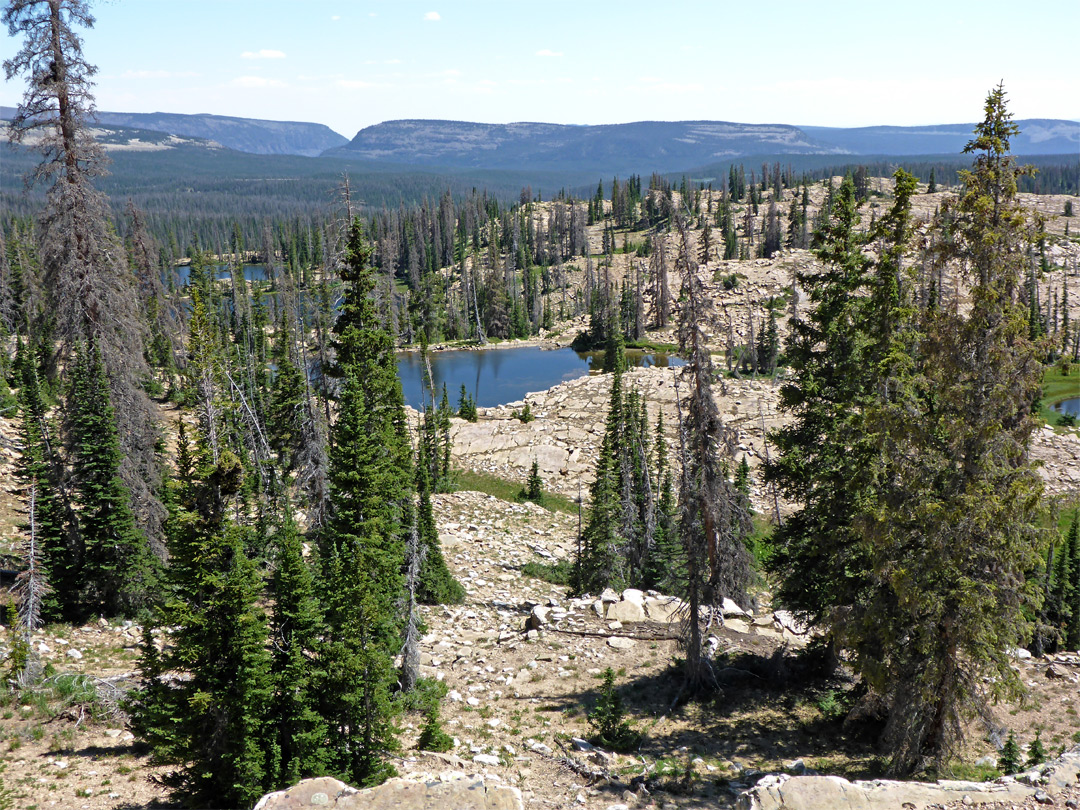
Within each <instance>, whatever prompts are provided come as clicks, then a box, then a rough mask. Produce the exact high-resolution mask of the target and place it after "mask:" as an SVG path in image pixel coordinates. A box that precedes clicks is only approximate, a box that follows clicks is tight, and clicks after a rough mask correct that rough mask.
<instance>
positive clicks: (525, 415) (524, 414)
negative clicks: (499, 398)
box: [510, 400, 536, 424]
mask: <svg viewBox="0 0 1080 810" xmlns="http://www.w3.org/2000/svg"><path fill="white" fill-rule="evenodd" d="M510 415H511V416H513V417H514V418H515V419H520V420H521V421H522V422H523V423H525V424H528V423H529V422H531V421H532V420H533V419H535V418H536V417H535V416H533V414H532V409H531V408H529V400H525V407H524V408H522V409H521V412H520V413H519V412H518V411H516V410H515V411H514V412H513V413H511V414H510Z"/></svg>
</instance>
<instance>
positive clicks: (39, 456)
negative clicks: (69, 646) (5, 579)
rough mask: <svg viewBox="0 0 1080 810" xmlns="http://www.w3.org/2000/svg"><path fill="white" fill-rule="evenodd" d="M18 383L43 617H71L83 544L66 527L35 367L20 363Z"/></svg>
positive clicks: (21, 474) (21, 464)
mask: <svg viewBox="0 0 1080 810" xmlns="http://www.w3.org/2000/svg"><path fill="white" fill-rule="evenodd" d="M20 371H21V377H22V384H21V385H20V387H19V410H20V412H21V416H22V419H21V424H20V429H19V438H20V440H21V442H22V455H21V456H20V457H19V461H18V465H17V466H16V475H17V476H18V478H19V481H20V482H21V483H22V486H23V487H24V488H25V490H26V491H27V492H30V491H31V488H32V489H33V491H34V502H35V503H34V513H35V515H34V523H35V527H34V528H35V534H36V536H37V540H36V543H37V547H38V554H39V555H40V558H41V561H42V568H43V570H44V572H45V577H46V578H47V580H48V582H49V583H50V586H51V587H50V588H49V591H48V592H47V593H46V594H44V595H43V598H42V605H41V615H42V618H43V619H44V620H45V621H61V620H63V619H67V620H69V621H72V620H75V619H76V618H77V617H78V616H79V615H80V613H81V605H80V601H79V592H80V588H81V584H82V581H83V580H82V576H81V567H82V558H83V554H82V552H83V549H82V546H81V544H80V543H79V542H78V540H79V538H78V536H77V535H76V536H73V535H72V534H71V533H69V532H68V525H67V521H66V520H65V516H64V515H65V510H64V504H63V496H62V490H61V489H60V486H61V484H60V480H59V474H58V473H57V470H58V468H59V466H60V462H59V459H58V458H57V452H56V450H55V449H54V448H53V445H52V441H53V439H52V436H53V435H54V434H55V430H53V428H52V426H51V425H50V424H49V422H48V420H47V419H46V415H45V404H44V402H43V401H42V399H41V389H40V386H39V384H38V376H37V368H36V366H35V365H34V364H33V363H24V364H22V368H21V369H20Z"/></svg>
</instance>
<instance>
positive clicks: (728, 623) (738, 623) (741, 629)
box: [724, 619, 750, 633]
mask: <svg viewBox="0 0 1080 810" xmlns="http://www.w3.org/2000/svg"><path fill="white" fill-rule="evenodd" d="M724 627H726V628H727V629H728V630H732V631H734V632H736V633H749V632H750V625H748V624H747V623H746V622H744V621H743V620H742V619H724Z"/></svg>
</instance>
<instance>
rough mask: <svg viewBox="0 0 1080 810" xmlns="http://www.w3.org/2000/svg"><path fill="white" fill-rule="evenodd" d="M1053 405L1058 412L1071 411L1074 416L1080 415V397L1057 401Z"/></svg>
mask: <svg viewBox="0 0 1080 810" xmlns="http://www.w3.org/2000/svg"><path fill="white" fill-rule="evenodd" d="M1051 407H1052V408H1053V410H1054V411H1056V412H1057V413H1071V414H1072V415H1073V416H1080V397H1073V398H1072V399H1064V400H1062V401H1061V402H1055V403H1054V404H1053V405H1052V406H1051Z"/></svg>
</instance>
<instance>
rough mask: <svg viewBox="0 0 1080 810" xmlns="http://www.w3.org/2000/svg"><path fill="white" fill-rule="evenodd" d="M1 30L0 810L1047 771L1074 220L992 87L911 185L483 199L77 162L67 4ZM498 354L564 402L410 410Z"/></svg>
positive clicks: (1064, 602)
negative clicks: (527, 366)
mask: <svg viewBox="0 0 1080 810" xmlns="http://www.w3.org/2000/svg"><path fill="white" fill-rule="evenodd" d="M59 9H62V11H63V13H61V12H60V10H59ZM3 19H4V22H5V23H7V24H8V25H9V26H10V28H11V31H12V33H13V34H18V35H20V37H21V39H22V49H21V50H20V51H19V52H18V53H17V54H16V55H15V56H14V57H12V59H10V60H9V61H8V62H6V63H5V68H6V69H7V71H8V72H9V73H11V74H12V75H19V76H23V77H25V78H26V80H27V89H26V93H25V96H24V100H23V104H22V105H21V106H20V108H19V110H18V111H16V113H15V114H14V115H13V117H12V124H11V132H12V137H13V138H14V140H15V141H16V144H17V145H16V147H14V148H13V149H12V150H10V151H9V152H7V153H6V154H9V155H14V156H16V158H17V160H15V161H12V163H15V164H16V165H19V166H27V167H33V168H34V169H35V171H36V175H35V180H36V182H37V183H39V184H40V186H41V187H42V188H43V190H42V191H39V192H38V193H39V195H40V196H36V197H34V196H30V197H27V198H25V199H24V201H23V203H22V204H21V205H22V206H23V207H22V208H17V209H12V210H5V216H4V218H3V221H2V228H0V239H2V242H0V341H2V344H0V345H2V349H3V351H2V352H0V424H2V425H3V433H2V436H3V441H2V444H0V462H2V463H0V526H3V532H4V533H3V535H2V537H0V540H2V542H3V548H2V549H0V551H2V552H3V554H4V555H5V556H4V560H5V566H4V568H5V576H7V577H8V578H9V579H11V580H12V581H13V584H14V587H13V588H12V590H11V591H2V592H0V602H2V603H3V612H2V617H3V632H2V634H0V667H2V668H3V670H4V672H5V680H4V683H3V685H2V686H0V705H2V706H3V707H4V715H5V716H4V717H3V719H2V720H0V732H2V743H3V744H4V745H6V746H7V751H6V756H5V764H6V766H7V771H6V772H3V773H0V778H2V780H3V781H0V807H2V806H3V805H4V803H5V802H7V801H8V799H9V798H11V800H12V801H13V802H15V803H17V806H31V805H37V806H47V805H48V803H49V802H51V801H56V802H58V803H59V804H60V805H61V806H62V805H64V804H65V803H66V804H72V803H74V802H83V801H85V803H87V804H88V805H89V806H91V807H94V808H98V807H101V808H105V807H118V806H124V805H127V806H139V805H143V806H149V805H152V804H155V803H158V802H164V801H169V802H174V803H176V804H178V805H183V806H189V807H221V806H230V807H251V806H253V805H254V804H255V802H256V801H257V800H258V799H259V797H260V796H262V795H263V794H264V793H266V792H268V791H272V790H277V789H281V788H286V787H289V786H290V785H294V784H295V783H297V782H298V781H299V780H302V779H305V778H308V777H316V776H324V775H332V776H335V777H337V778H340V779H343V780H345V781H347V782H349V783H350V784H353V785H355V786H358V787H366V786H371V785H376V784H379V783H382V782H383V781H385V780H386V779H387V778H389V777H390V776H393V775H395V774H398V773H403V774H406V775H408V776H410V777H412V778H414V779H416V780H420V781H424V780H427V781H433V780H434V779H435V778H436V775H437V774H439V773H440V772H446V771H447V770H452V771H468V772H470V773H477V772H480V773H483V774H486V778H487V779H488V780H489V781H496V780H498V781H500V782H506V783H509V784H512V785H514V786H516V787H519V788H521V790H522V791H523V794H524V798H523V799H522V801H523V802H524V801H525V800H527V801H528V802H529V803H530V805H531V806H547V805H549V804H551V805H560V806H579V807H586V808H589V810H601V809H602V808H610V807H611V806H612V802H613V801H614V798H623V799H624V801H625V802H633V803H640V804H642V805H643V806H647V804H646V802H652V801H655V802H656V804H658V805H666V804H675V805H676V806H682V803H684V802H692V803H694V805H693V806H733V805H734V803H735V802H736V801H737V800H738V797H739V795H740V794H741V793H742V792H743V791H746V790H749V789H751V788H752V787H753V786H754V785H755V784H756V783H757V782H758V781H759V780H760V779H761V777H762V776H763V775H764V774H765V773H766V772H774V773H778V772H787V773H792V774H800V773H806V772H808V771H814V772H826V773H830V774H835V773H839V774H842V775H845V776H848V777H856V776H858V777H874V778H877V777H882V776H893V777H897V778H900V779H909V778H912V777H918V778H945V777H969V778H973V779H994V778H997V777H999V776H1008V775H1010V774H1016V773H1017V772H1019V771H1020V770H1021V769H1022V768H1023V767H1024V765H1025V763H1026V764H1027V765H1028V766H1031V767H1037V766H1040V765H1041V763H1042V762H1044V761H1045V760H1046V759H1048V758H1049V757H1050V756H1052V755H1054V754H1056V753H1059V752H1062V751H1064V750H1065V749H1066V748H1067V747H1068V746H1071V745H1073V744H1074V743H1076V742H1080V740H1078V738H1077V737H1076V723H1075V717H1076V712H1077V711H1080V702H1078V700H1077V694H1076V690H1075V684H1076V683H1077V679H1078V674H1077V667H1080V650H1078V648H1080V529H1078V525H1080V524H1078V509H1080V492H1078V487H1080V432H1078V430H1077V424H1076V417H1075V416H1074V415H1071V414H1070V413H1069V412H1067V411H1060V412H1059V411H1055V410H1052V409H1051V407H1050V406H1054V405H1060V404H1062V403H1063V402H1064V401H1067V400H1074V401H1075V400H1076V399H1080V390H1078V388H1080V386H1078V385H1077V380H1078V373H1080V372H1078V371H1077V367H1078V366H1080V294H1078V291H1077V285H1078V284H1080V234H1077V233H1076V227H1077V226H1080V217H1078V214H1080V210H1078V209H1077V206H1078V205H1080V198H1078V197H1077V196H1076V193H1075V191H1076V188H1075V183H1076V177H1075V167H1074V166H1069V165H1061V164H1057V163H1054V162H1052V161H1051V164H1050V168H1049V170H1048V171H1046V172H1045V173H1044V179H1043V180H1042V181H1040V180H1039V179H1038V178H1039V175H1037V174H1035V170H1034V168H1032V167H1028V166H1026V165H1023V164H1022V163H1021V162H1020V161H1018V160H1017V159H1016V158H1015V157H1014V156H1013V154H1012V150H1011V148H1010V147H1011V145H1012V143H1013V141H1014V140H1015V139H1016V138H1017V137H1018V135H1019V128H1018V126H1017V124H1016V122H1014V121H1013V119H1012V117H1011V115H1010V113H1009V110H1008V103H1007V97H1006V94H1005V90H1004V87H1002V86H998V87H996V88H993V89H992V90H991V91H990V92H989V94H988V95H987V97H986V101H985V118H984V120H983V121H981V122H980V123H978V124H976V125H974V127H973V128H972V131H971V132H970V133H969V134H968V139H967V141H966V142H965V144H964V146H963V153H962V154H959V155H956V156H954V157H953V158H950V159H949V161H945V160H942V161H936V160H934V161H929V162H926V163H924V164H922V165H921V166H919V171H920V173H922V172H925V175H923V176H922V177H920V176H916V175H915V174H912V173H909V172H908V171H906V170H904V169H903V168H900V167H896V166H891V167H889V171H875V169H874V168H872V167H870V166H868V165H866V164H863V165H858V164H857V165H855V166H853V167H851V168H850V170H843V171H841V172H839V173H834V171H833V169H832V168H830V166H831V164H826V165H823V166H820V167H819V168H818V169H816V170H814V171H811V170H809V169H803V168H798V167H797V165H796V164H795V163H794V161H791V162H789V161H786V160H780V159H775V160H767V161H759V160H757V159H755V160H754V161H753V162H751V161H749V160H748V161H746V162H741V161H740V162H733V161H732V162H726V163H724V164H722V166H723V170H722V171H720V170H719V167H717V169H718V170H717V171H716V172H715V174H713V175H712V176H711V177H710V179H704V178H703V177H696V178H695V177H690V176H682V175H681V174H677V175H676V176H674V177H672V176H669V175H666V174H664V173H663V172H661V171H656V172H653V173H651V174H649V175H648V176H647V177H645V176H643V175H641V174H638V173H635V172H630V173H628V174H626V175H625V176H622V177H614V178H611V179H610V180H608V179H606V178H605V179H603V180H601V181H600V182H599V184H598V185H594V183H595V180H590V181H589V186H588V189H587V190H585V191H583V192H579V191H577V190H575V188H574V187H570V186H566V187H561V186H560V187H559V190H557V191H555V190H554V188H553V190H552V192H541V191H540V189H539V188H536V189H534V188H533V187H531V186H528V185H525V186H523V187H520V188H518V189H517V190H516V191H515V192H514V193H513V194H512V195H511V194H508V193H507V192H506V187H505V186H499V185H497V184H495V186H494V189H489V188H488V187H487V186H485V185H478V186H476V187H475V188H474V187H472V186H470V185H468V184H469V183H471V182H473V180H474V179H475V177H477V176H481V177H482V176H483V175H468V177H469V180H468V181H465V180H464V179H463V178H464V177H466V175H456V178H457V179H456V181H450V180H448V178H453V177H455V175H452V174H448V175H436V174H431V175H424V174H414V173H412V171H411V170H410V171H409V172H401V173H400V174H399V173H397V172H396V171H383V170H381V169H380V170H376V169H375V168H374V167H373V166H372V164H370V163H363V164H356V163H350V162H349V161H342V162H341V163H326V164H322V163H320V164H318V165H320V166H326V165H331V166H334V167H337V168H342V167H350V166H351V167H354V168H357V173H358V176H354V175H353V173H352V172H351V171H349V172H344V171H342V172H337V171H336V170H335V171H333V172H331V173H328V174H325V175H324V174H321V172H322V171H324V169H319V170H318V171H315V170H311V171H310V173H307V174H303V177H304V178H305V181H304V182H303V183H301V182H299V181H297V180H296V177H295V176H294V175H293V174H292V173H294V172H299V171H300V170H299V169H298V168H297V167H299V166H301V165H303V166H304V167H308V166H314V165H316V164H315V163H314V162H313V161H310V160H308V159H303V158H295V157H287V156H275V157H273V158H267V157H265V156H261V157H255V156H250V155H241V154H240V153H238V152H233V151H230V150H219V149H213V148H207V146H206V145H205V144H200V143H194V144H183V145H175V144H174V146H175V148H171V149H162V150H157V151H154V152H148V151H142V152H140V151H139V150H132V149H128V150H122V149H121V150H113V152H112V157H113V160H114V163H113V166H114V169H115V168H118V167H124V168H123V170H122V171H117V172H115V173H114V174H113V176H112V179H109V178H106V177H104V176H103V174H102V172H103V170H104V168H105V158H106V154H105V149H104V148H103V145H102V143H101V142H99V140H97V139H96V138H95V137H94V133H93V131H92V130H91V128H90V127H89V126H88V123H87V119H88V114H89V110H90V109H91V107H92V96H91V95H90V90H89V88H90V84H89V81H90V77H91V76H93V74H94V68H93V66H92V65H90V64H89V63H88V62H87V61H86V59H85V58H84V57H83V55H82V51H81V40H80V38H79V34H78V31H79V29H80V28H81V27H82V26H85V25H87V24H89V23H90V22H92V21H90V20H89V19H88V14H87V10H86V5H85V3H83V2H82V0H63V2H59V3H53V4H51V3H48V2H34V1H33V0H27V1H26V2H19V3H13V4H11V5H10V6H9V7H8V8H7V9H6V10H5V11H4V16H3ZM45 31H47V32H49V33H50V36H43V35H42V34H41V32H45ZM45 64H47V65H49V66H50V67H49V69H48V70H43V69H41V66H42V65H45ZM57 77H59V78H57ZM106 140H107V139H106ZM173 159H176V160H178V161H184V162H183V163H182V164H181V163H170V162H169V161H170V160H173ZM223 159H224V160H227V161H228V162H227V163H226V164H221V163H218V162H217V161H219V160H223ZM323 160H329V159H328V158H327V159H323ZM8 165H9V163H8V161H6V160H5V169H4V171H5V172H8V171H14V169H9V168H8ZM180 165H183V166H188V167H195V168H191V169H186V170H184V171H185V172H187V173H179V174H174V173H176V172H179V171H180V170H179V169H178V168H177V167H178V166H180ZM222 165H227V166H229V167H231V169H230V171H232V172H233V174H231V175H223V174H216V170H217V169H219V168H220V167H221V166H222ZM275 165H276V166H277V167H278V168H279V169H280V176H278V177H273V176H271V177H268V176H267V174H266V167H267V166H275ZM958 165H963V167H964V168H962V169H959V170H958V171H956V170H955V168H949V167H956V166H958ZM134 167H139V168H138V169H137V170H136V169H135V168H134ZM882 168H884V167H882ZM361 169H362V170H363V171H361ZM1070 172H1073V173H1070ZM493 176H495V177H501V178H503V179H504V182H507V183H508V182H509V180H508V179H506V178H508V177H511V176H515V175H510V174H506V175H493ZM178 177H182V178H183V182H182V183H178V181H177V178H178ZM290 177H291V178H292V179H290ZM139 178H142V180H139ZM139 182H144V183H145V184H146V185H144V186H142V187H141V189H142V190H141V192H139V193H131V194H128V195H124V196H123V197H122V198H121V195H119V194H117V193H116V192H117V191H118V190H119V189H122V188H125V187H127V188H131V189H136V188H139V186H138V185H137V184H138V183H139ZM1037 182H1043V183H1045V184H1046V185H1045V186H1043V187H1038V186H1036V185H1035V184H1036V183H1037ZM124 183H129V184H133V185H129V186H124V185H123V184H124ZM187 183H190V184H191V185H190V187H189V188H188V190H183V189H181V188H180V187H179V186H181V185H184V184H187ZM410 183H415V184H416V185H409V184H410ZM455 183H457V184H458V185H455ZM110 184H117V185H110ZM168 184H171V190H170V191H169V192H168V193H163V192H161V191H160V189H161V188H162V187H164V186H165V185H168ZM245 184H247V187H246V190H244V189H243V188H242V187H244V186H245ZM399 184H400V185H399ZM443 184H446V185H443ZM1070 184H1072V185H1070ZM1047 187H1049V188H1047ZM215 189H216V192H215ZM252 189H258V190H260V191H261V192H271V194H270V195H269V199H265V198H264V199H261V200H260V199H259V197H260V196H261V195H260V194H255V193H253V192H252ZM378 189H383V190H384V191H385V193H386V195H387V197H386V198H385V199H379V200H378V201H376V199H375V197H374V196H373V195H374V194H376V193H378V192H377V190H378ZM1063 189H1064V190H1065V191H1071V192H1072V193H1071V194H1069V193H1061V192H1062V190H1063ZM1036 190H1038V191H1048V190H1049V191H1052V192H1053V193H1036ZM395 191H396V192H397V193H398V195H399V196H398V197H397V198H396V199H395V198H393V196H392V195H393V193H394V192H395ZM407 195H415V198H411V197H410V198H409V203H408V204H406V202H405V200H406V198H407ZM110 197H111V199H110ZM185 197H191V198H194V199H195V200H196V202H195V203H189V202H184V198H185ZM252 197H254V198H256V199H255V200H254V201H253V200H251V199H249V198H252ZM238 199H244V200H246V201H247V202H245V203H244V205H243V206H239V205H238V207H235V208H234V207H232V206H233V205H234V203H235V201H236V200H238ZM252 261H257V262H258V263H259V264H260V265H261V267H260V268H259V269H258V271H257V272H249V271H250V270H251V269H252V268H250V267H249V265H250V264H251V263H252ZM511 343H514V344H515V345H517V346H529V347H532V348H533V349H534V350H535V351H537V352H540V351H543V350H547V349H554V348H556V347H559V348H562V349H564V350H566V347H568V346H569V347H572V348H573V349H576V350H579V351H581V352H582V353H585V352H596V353H597V354H596V355H595V363H594V367H593V372H594V373H593V374H591V375H588V376H584V377H581V378H580V379H574V380H571V381H567V382H560V383H558V384H556V385H554V386H552V387H550V388H548V389H547V390H543V391H530V392H529V393H528V394H527V395H526V396H524V397H523V398H522V399H521V401H515V402H506V403H501V404H500V405H498V406H494V407H478V406H477V404H476V401H475V395H476V393H477V392H476V390H475V388H474V389H473V390H470V388H469V386H468V385H464V386H462V387H461V389H460V391H457V390H454V391H450V390H447V388H446V386H442V387H438V386H437V385H436V384H435V376H434V374H433V373H432V371H431V368H432V365H433V364H434V361H435V360H436V359H437V357H438V353H439V352H444V351H447V350H455V349H457V350H462V351H463V352H464V353H465V354H466V355H467V356H470V357H473V358H475V359H476V361H477V362H480V360H481V359H483V358H490V357H497V356H498V353H499V352H500V351H503V348H504V347H505V346H507V345H509V344H511ZM650 347H652V348H656V347H662V348H665V349H667V350H669V351H671V352H672V353H674V354H677V355H678V357H679V358H681V361H682V365H679V366H678V367H675V366H672V367H655V366H654V367H642V368H636V369H632V368H631V367H630V365H629V363H628V360H627V355H628V351H629V350H631V349H634V348H650ZM403 351H408V352H412V353H415V354H416V355H418V356H419V359H420V362H421V364H422V365H423V366H424V367H425V374H424V377H425V384H424V394H423V402H422V403H421V404H420V406H419V407H418V408H409V407H406V404H405V398H404V395H403V390H402V384H401V380H400V377H399V371H398V358H399V353H400V352H403ZM1018 739H1019V741H1020V742H1019V743H1018V741H1017V740H1018ZM1021 744H1022V745H1023V748H1024V750H1023V752H1021V750H1020V745H1021ZM42 774H44V776H42ZM439 778H442V777H439ZM445 779H446V780H451V779H452V777H450V776H446V777H445ZM763 784H767V783H763ZM1002 784H1004V783H1002ZM1008 784H1015V781H1014V782H1010V783H1008ZM5 785H6V788H5ZM1042 787H1044V786H1043V785H1041V784H1040V785H1039V788H1040V789H1042ZM1045 787H1046V788H1047V789H1050V787H1051V786H1050V785H1046V786H1045ZM1034 790H1035V788H1032V791H1031V794H1030V798H1031V800H1032V801H1035V794H1034ZM1054 790H1056V791H1058V793H1057V795H1058V796H1059V798H1061V799H1062V800H1068V799H1075V798H1076V789H1075V786H1062V785H1057V786H1054ZM972 791H973V792H974V788H972ZM1070 791H1071V793H1070ZM1027 796H1028V794H1024V797H1027ZM613 797H614V798H613ZM650 797H652V798H650ZM743 801H745V799H743ZM9 803H10V802H9ZM18 803H21V804H18ZM687 806H689V805H687Z"/></svg>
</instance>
